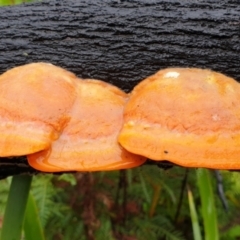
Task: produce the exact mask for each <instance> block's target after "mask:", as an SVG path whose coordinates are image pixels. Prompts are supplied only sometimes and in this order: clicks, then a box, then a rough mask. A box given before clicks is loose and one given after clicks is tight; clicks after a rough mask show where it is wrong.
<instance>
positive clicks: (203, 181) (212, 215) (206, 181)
mask: <svg viewBox="0 0 240 240" xmlns="http://www.w3.org/2000/svg"><path fill="white" fill-rule="evenodd" d="M197 181H198V187H199V192H200V198H201V203H202V209H201V210H202V217H203V225H204V231H205V238H204V239H205V240H218V239H219V232H218V226H217V214H216V208H215V203H214V194H213V189H212V183H211V176H210V172H209V170H207V169H198V170H197Z"/></svg>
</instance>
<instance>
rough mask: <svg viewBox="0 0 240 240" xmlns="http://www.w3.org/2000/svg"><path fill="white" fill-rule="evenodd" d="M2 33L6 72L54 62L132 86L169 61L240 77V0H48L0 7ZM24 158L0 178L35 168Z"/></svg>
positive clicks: (0, 51)
mask: <svg viewBox="0 0 240 240" xmlns="http://www.w3.org/2000/svg"><path fill="white" fill-rule="evenodd" d="M0 33H1V35H0V73H2V72H4V71H6V70H7V69H9V68H12V67H15V66H18V65H22V64H26V63H30V62H37V61H47V62H51V63H53V64H56V65H58V66H61V67H64V68H67V69H68V70H71V71H73V72H74V73H76V74H77V75H78V76H80V77H84V78H96V79H102V80H104V81H107V82H111V83H113V84H115V85H117V86H119V87H121V88H122V89H124V90H125V91H130V90H131V89H132V88H133V87H134V86H135V85H136V83H137V82H139V81H140V80H141V79H143V78H145V77H147V76H149V75H150V74H153V73H154V72H156V71H157V70H159V69H162V68H165V67H169V66H181V67H201V68H211V69H213V70H216V71H220V72H222V73H224V74H227V75H229V76H231V77H233V78H235V79H236V80H238V81H240V4H239V0H222V1H219V0H192V1H188V0H156V1H149V0H139V1H137V0H135V1H130V0H128V1H126V0H125V1H121V0H118V1H112V0H89V1H75V0H62V1H61V0H51V1H41V2H38V3H33V4H25V5H19V6H14V7H3V8H0ZM18 160H19V159H18ZM18 160H17V159H15V158H14V159H12V160H11V161H12V163H11V162H10V163H9V161H10V160H8V159H5V160H4V159H2V161H1V167H0V176H1V175H2V176H6V175H12V174H16V173H19V172H21V171H23V172H26V171H30V170H29V167H28V166H27V165H24V166H23V165H22V164H23V163H24V164H26V162H25V160H22V159H21V160H19V161H20V163H19V162H18ZM4 161H7V162H8V164H5V166H3V165H2V164H3V162H4ZM21 161H23V162H21ZM4 174H5V175H4Z"/></svg>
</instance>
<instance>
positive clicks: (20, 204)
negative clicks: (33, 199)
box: [1, 175, 32, 240]
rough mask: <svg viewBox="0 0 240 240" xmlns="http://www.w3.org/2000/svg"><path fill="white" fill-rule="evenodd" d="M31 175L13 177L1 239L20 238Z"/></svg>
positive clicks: (12, 239)
mask: <svg viewBox="0 0 240 240" xmlns="http://www.w3.org/2000/svg"><path fill="white" fill-rule="evenodd" d="M31 182H32V177H31V176H26V175H19V176H14V177H13V178H12V182H11V186H10V191H9V195H8V200H7V206H6V209H5V214H4V219H3V226H2V232H1V240H19V239H20V238H21V233H22V224H23V218H24V213H25V208H26V205H27V199H28V193H29V190H30V185H31Z"/></svg>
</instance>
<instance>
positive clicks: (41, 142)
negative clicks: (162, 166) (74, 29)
mask: <svg viewBox="0 0 240 240" xmlns="http://www.w3.org/2000/svg"><path fill="white" fill-rule="evenodd" d="M0 133H1V134H0V156H1V157H12V156H25V155H26V156H27V160H28V163H29V164H30V166H32V167H33V168H35V169H37V170H40V171H44V172H61V171H101V170H116V169H126V168H132V167H137V166H140V165H141V164H143V163H144V162H145V161H146V159H147V158H149V159H152V160H156V161H161V160H168V161H170V162H172V163H175V164H177V165H180V166H184V167H205V168H214V169H240V84H239V83H238V82H236V81H235V80H234V79H232V78H229V77H227V76H224V75H223V74H220V73H217V72H213V71H210V70H203V69H196V68H168V69H164V70H161V71H159V72H157V73H156V74H154V75H152V76H150V77H148V78H147V79H145V80H143V81H142V82H140V83H139V84H138V85H137V86H136V87H135V88H134V89H133V91H132V92H131V93H130V94H126V93H124V92H123V91H122V90H120V89H118V88H117V87H115V86H112V85H110V84H108V83H105V82H103V81H99V80H93V79H79V78H77V77H76V76H75V75H74V74H73V73H71V72H68V71H66V70H64V69H62V68H59V67H56V66H54V65H52V64H48V63H32V64H28V65H24V66H20V67H16V68H13V69H11V70H9V71H7V72H5V73H3V74H2V75H1V76H0Z"/></svg>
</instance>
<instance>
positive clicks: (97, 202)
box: [0, 165, 240, 240]
mask: <svg viewBox="0 0 240 240" xmlns="http://www.w3.org/2000/svg"><path fill="white" fill-rule="evenodd" d="M185 172H186V171H185V169H184V168H180V167H174V168H172V169H170V170H168V171H164V170H162V169H160V168H158V167H156V166H151V165H149V166H143V167H140V168H136V169H131V170H126V171H113V172H96V173H75V174H62V175H51V174H44V175H37V176H34V178H33V183H32V190H31V192H32V195H33V197H34V200H35V201H36V206H37V209H36V212H35V214H36V213H37V212H38V214H39V218H40V222H41V224H42V226H43V227H44V233H45V238H46V240H88V239H91V237H92V239H95V240H101V239H109V240H118V239H122V240H144V239H151V240H166V239H169V240H175V239H194V240H197V238H196V237H194V234H193V230H192V231H191V230H190V227H189V226H191V223H192V220H191V214H190V210H189V200H188V195H187V189H186V188H184V189H183V199H182V203H181V204H180V205H179V202H180V196H181V191H182V183H183V179H184V177H185ZM222 174H223V179H224V189H225V192H226V196H227V199H228V203H229V211H228V212H226V211H225V210H224V208H223V207H222V203H221V201H220V200H219V197H218V195H217V191H216V186H217V184H216V182H215V178H214V175H212V174H211V172H209V178H210V179H211V180H210V181H209V182H210V183H211V186H212V190H213V194H212V198H213V199H212V200H210V199H209V198H210V195H209V194H205V196H206V201H207V202H209V201H214V202H215V206H216V209H217V220H218V229H219V239H221V240H233V239H237V238H239V236H240V228H239V225H238V224H239V218H240V211H239V208H240V196H239V195H240V191H239V190H240V188H239V187H240V185H239V181H237V180H238V179H239V175H238V173H232V172H229V171H223V172H222ZM197 179H198V178H197V175H196V171H195V170H190V171H189V175H188V180H187V184H188V185H189V186H190V187H191V193H192V202H193V203H195V215H196V216H195V217H197V218H198V227H199V231H200V233H201V234H202V233H204V232H205V227H204V226H205V224H204V223H205V221H206V220H205V217H204V215H202V211H201V210H202V208H203V205H202V203H201V201H200V199H201V194H200V191H199V190H198V184H197V183H198V181H199V179H198V181H197ZM205 180H206V179H205ZM205 180H201V181H202V184H203V186H204V192H206V189H207V187H206V185H205V184H206V181H205ZM9 182H10V179H4V180H1V181H0V194H1V198H0V219H2V216H3V209H4V205H5V202H6V197H7V192H8V191H7V189H8V188H9ZM178 210H179V211H178ZM177 212H179V214H177ZM31 218H32V219H33V218H34V219H35V218H36V217H31ZM192 219H193V218H192ZM32 224H35V223H33V222H32V223H31V222H29V226H32V227H34V226H33V225H32ZM41 224H40V225H41ZM210 224H211V223H210ZM210 227H211V226H210ZM29 229H30V227H29ZM26 237H27V235H26Z"/></svg>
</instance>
